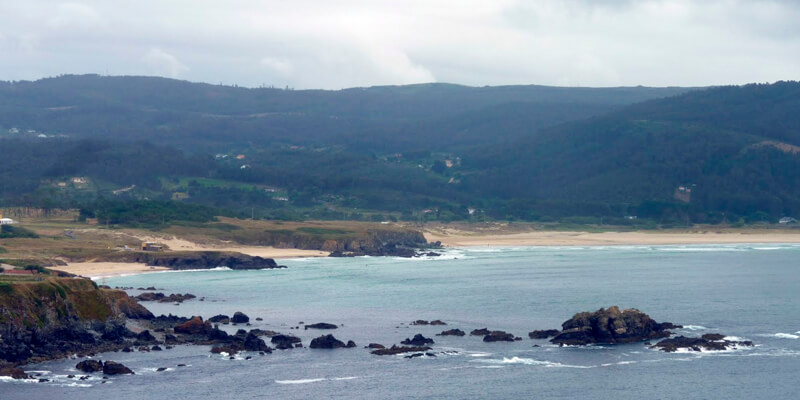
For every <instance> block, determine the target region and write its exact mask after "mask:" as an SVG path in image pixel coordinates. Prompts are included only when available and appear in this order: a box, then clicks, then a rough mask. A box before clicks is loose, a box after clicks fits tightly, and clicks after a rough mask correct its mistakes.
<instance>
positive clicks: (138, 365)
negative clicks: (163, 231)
mask: <svg viewBox="0 0 800 400" xmlns="http://www.w3.org/2000/svg"><path fill="white" fill-rule="evenodd" d="M281 263H282V264H285V265H287V266H289V268H288V269H284V270H264V271H231V270H212V271H190V272H165V273H152V274H144V275H136V276H127V277H116V278H109V279H105V280H103V281H104V283H106V284H108V285H111V286H133V287H140V286H143V287H147V286H155V287H157V288H159V289H163V291H164V292H166V293H178V292H180V293H186V292H189V293H193V294H195V295H197V296H200V297H205V301H202V302H201V301H197V300H193V301H188V302H185V303H183V304H181V305H174V304H158V303H145V304H146V306H147V307H148V308H150V309H151V310H152V311H153V312H154V313H156V314H160V313H173V314H179V315H185V316H190V315H202V316H203V317H205V318H208V317H211V316H213V315H216V314H228V315H232V314H233V312H235V311H243V312H245V313H246V314H248V315H249V316H250V317H251V322H252V325H253V326H252V327H253V328H256V327H257V328H262V329H271V330H276V331H281V332H285V333H290V334H294V335H297V336H299V337H301V338H302V339H303V343H304V345H306V346H307V345H308V343H309V341H310V340H311V339H312V338H314V337H316V336H319V335H321V334H323V333H327V332H326V331H314V330H303V329H302V325H301V324H300V322H304V323H314V322H330V323H335V324H340V325H342V326H341V327H340V328H339V329H337V330H335V331H332V333H333V334H334V335H335V336H336V337H337V338H339V339H341V340H343V341H347V340H354V341H355V342H356V343H357V344H358V345H359V346H358V348H355V349H338V350H312V349H308V348H302V349H293V350H286V351H275V352H273V353H272V354H268V355H266V356H259V355H257V354H251V355H252V356H253V358H252V359H251V360H245V359H244V356H247V355H248V354H246V353H243V354H241V355H239V356H237V357H236V358H235V359H233V360H231V359H229V358H228V357H224V356H221V355H212V354H210V353H209V351H208V350H209V346H179V347H176V348H175V349H172V350H167V351H163V352H151V353H110V354H102V355H99V356H98V357H99V358H101V359H104V360H114V361H118V362H122V363H124V364H125V365H127V366H129V367H130V368H132V369H133V370H134V371H135V372H136V375H135V376H122V377H112V378H111V379H109V380H108V381H107V383H102V380H101V377H100V376H96V377H95V378H93V379H91V380H88V381H77V380H75V379H69V378H67V377H66V375H68V374H75V373H76V372H75V370H74V366H75V364H76V363H77V361H78V360H62V361H54V362H47V363H42V364H37V365H31V366H28V367H27V370H28V371H38V373H40V374H42V377H45V378H50V379H52V380H53V382H50V383H32V382H29V383H28V382H10V381H8V380H5V381H0V398H2V399H4V400H5V399H9V400H10V399H58V398H80V399H109V398H113V399H115V400H125V399H141V398H170V399H182V398H196V397H197V396H213V397H216V398H237V399H266V398H270V399H272V398H275V399H307V398H339V399H463V398H477V399H489V398H492V399H496V398H500V399H507V398H536V399H573V398H587V399H615V400H620V399H641V398H649V399H651V398H652V399H672V398H687V399H753V398H757V399H760V398H774V399H788V398H796V397H797V395H798V392H800V390H798V388H797V379H798V377H800V246H798V245H702V246H624V247H491V248H490V247H485V248H480V247H478V248H469V249H449V250H447V251H446V252H445V254H444V256H443V257H439V258H431V259H413V260H409V259H398V258H373V257H359V258H342V259H335V258H330V259H328V258H323V259H291V260H282V262H281ZM132 293H133V294H136V293H137V292H136V291H133V292H132ZM612 305H619V306H620V307H622V308H638V309H640V310H642V311H644V312H646V313H648V314H650V316H651V317H653V318H654V319H656V320H657V321H670V322H674V323H678V324H684V325H686V328H684V329H682V330H678V331H677V333H679V334H684V335H692V336H693V335H698V336H699V335H700V334H703V333H709V332H719V333H724V334H726V335H729V336H734V337H738V338H741V339H747V340H752V341H754V342H755V343H756V346H755V347H753V348H746V349H741V350H735V351H726V352H703V353H692V352H688V353H674V354H666V353H663V352H659V351H655V350H652V349H649V348H648V347H646V346H644V345H643V344H638V343H637V344H628V345H618V346H589V347H557V346H553V345H550V344H549V343H548V342H547V341H545V340H530V339H528V338H527V332H529V331H531V330H534V329H548V328H557V327H559V326H560V324H561V323H562V322H563V321H564V320H566V319H568V318H569V317H571V316H572V315H573V314H574V313H576V312H579V311H589V310H596V309H598V308H600V307H608V306H612ZM256 317H261V318H263V321H254V319H255V318H256ZM417 319H426V320H433V319H441V320H444V321H445V322H447V323H448V326H446V327H442V326H409V322H411V321H413V320H417ZM298 326H299V327H300V329H292V328H293V327H298ZM483 327H488V328H489V329H495V330H505V331H508V332H512V333H514V334H516V335H517V336H521V337H523V338H524V339H523V340H522V341H518V342H514V343H483V342H482V340H481V338H480V337H470V336H465V337H440V336H434V335H435V334H436V333H438V332H441V331H442V330H444V329H451V328H460V329H462V330H464V331H467V332H469V331H470V330H472V329H475V328H483ZM224 328H225V329H227V330H229V331H231V332H233V331H234V330H235V329H236V328H235V327H224ZM248 329H249V328H248ZM416 333H422V334H423V335H425V336H427V337H431V338H433V339H434V340H435V341H436V343H435V344H434V345H433V350H432V351H433V352H434V353H435V354H436V355H437V356H436V357H419V358H414V359H405V358H403V357H402V356H384V357H379V356H374V355H371V354H369V352H368V351H367V350H366V349H364V348H363V346H365V345H367V344H368V343H370V342H376V343H382V344H384V345H387V346H388V345H391V344H395V343H396V344H399V342H400V341H401V340H403V339H405V338H407V337H412V336H413V335H414V334H416ZM534 345H538V346H540V347H534ZM178 364H187V366H186V367H177V365H178ZM158 367H168V368H169V369H168V370H167V371H164V372H155V369H156V368H158Z"/></svg>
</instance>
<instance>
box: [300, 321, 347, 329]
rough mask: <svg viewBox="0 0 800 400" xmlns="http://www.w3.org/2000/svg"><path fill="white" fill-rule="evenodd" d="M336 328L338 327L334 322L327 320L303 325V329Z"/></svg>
mask: <svg viewBox="0 0 800 400" xmlns="http://www.w3.org/2000/svg"><path fill="white" fill-rule="evenodd" d="M337 328H339V327H338V326H336V325H334V324H329V323H327V322H319V323H316V324H310V325H306V326H305V329H337Z"/></svg>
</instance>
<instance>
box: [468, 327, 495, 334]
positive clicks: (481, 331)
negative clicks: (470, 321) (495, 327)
mask: <svg viewBox="0 0 800 400" xmlns="http://www.w3.org/2000/svg"><path fill="white" fill-rule="evenodd" d="M490 333H492V331H490V330H488V329H486V328H481V329H473V330H472V332H470V333H469V335H470V336H486V335H488V334H490Z"/></svg>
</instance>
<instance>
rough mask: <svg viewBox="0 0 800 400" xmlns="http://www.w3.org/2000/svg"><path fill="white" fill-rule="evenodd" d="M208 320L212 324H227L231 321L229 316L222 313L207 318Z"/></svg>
mask: <svg viewBox="0 0 800 400" xmlns="http://www.w3.org/2000/svg"><path fill="white" fill-rule="evenodd" d="M208 322H211V323H212V324H229V323H231V317H229V316H227V315H224V314H219V315H215V316H213V317H211V318H209V319H208Z"/></svg>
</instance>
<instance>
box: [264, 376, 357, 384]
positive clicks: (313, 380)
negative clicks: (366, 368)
mask: <svg viewBox="0 0 800 400" xmlns="http://www.w3.org/2000/svg"><path fill="white" fill-rule="evenodd" d="M359 378H361V377H360V376H343V377H339V378H309V379H287V380H275V383H278V384H281V385H302V384H304V383H316V382H322V381H352V380H353V379H359Z"/></svg>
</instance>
